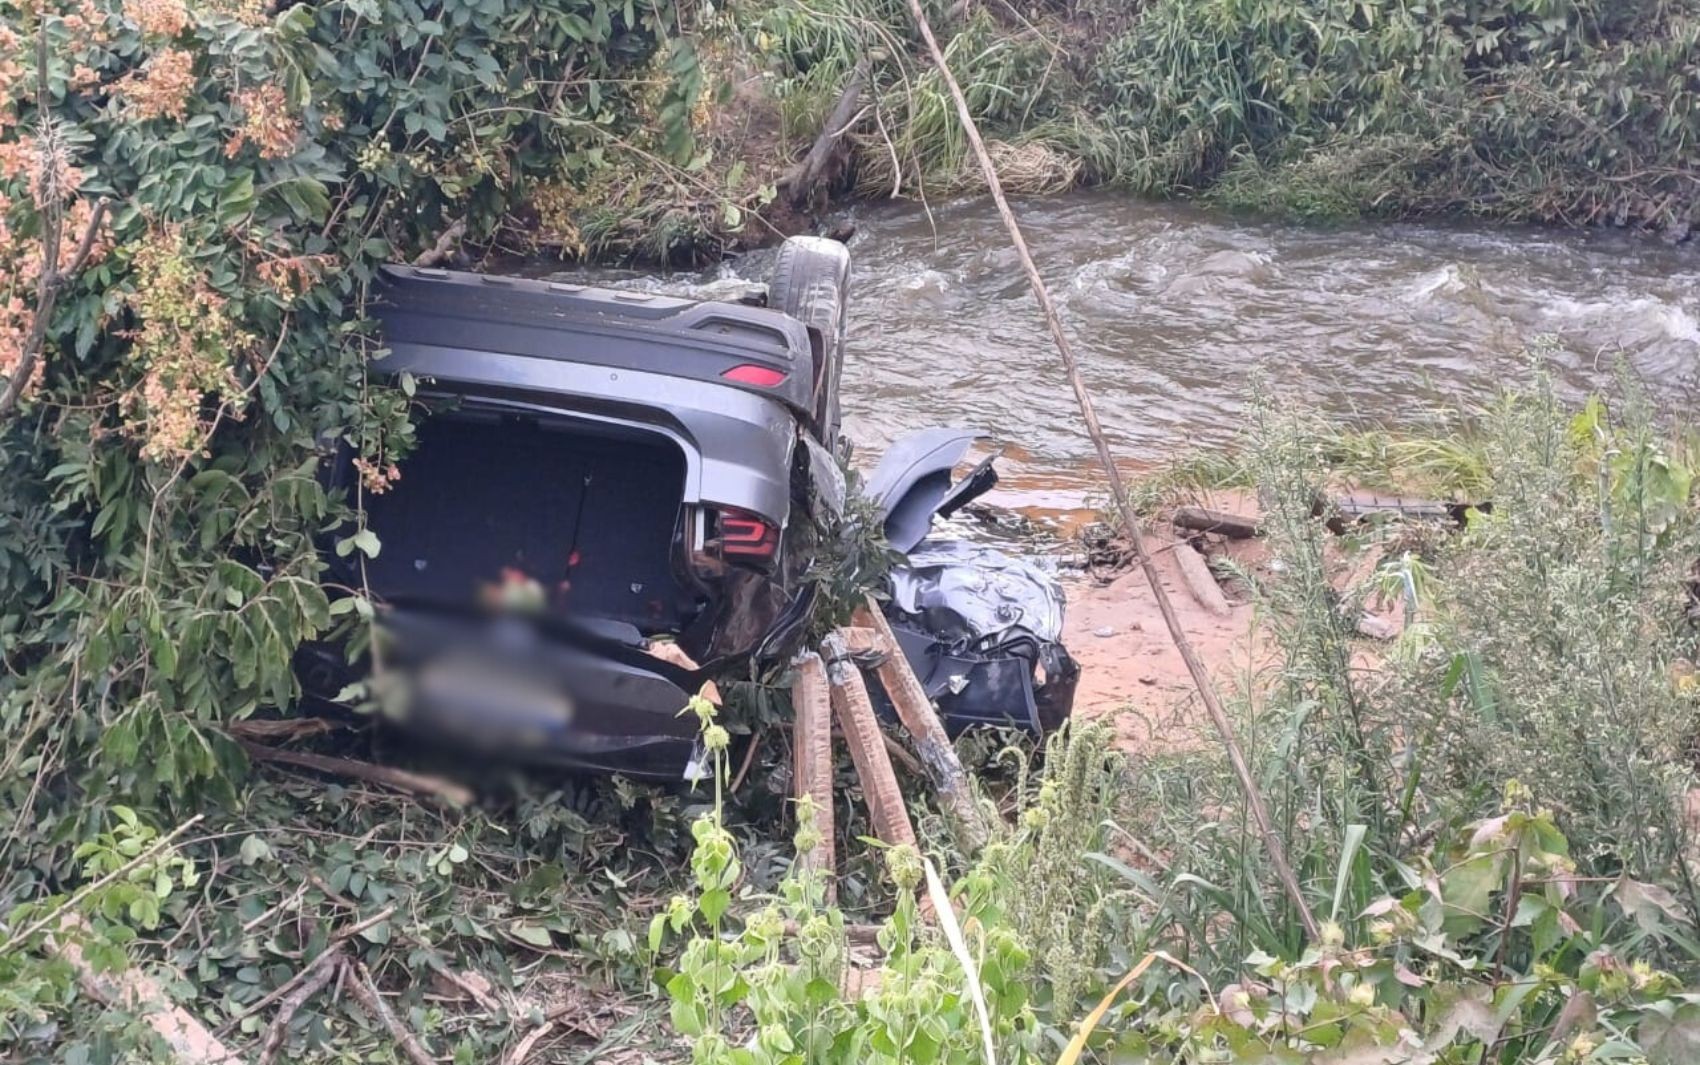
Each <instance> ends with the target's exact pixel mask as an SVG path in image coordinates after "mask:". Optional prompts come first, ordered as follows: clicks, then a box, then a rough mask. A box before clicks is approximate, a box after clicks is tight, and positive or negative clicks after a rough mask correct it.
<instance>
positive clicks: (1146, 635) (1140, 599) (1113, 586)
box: [1063, 491, 1401, 752]
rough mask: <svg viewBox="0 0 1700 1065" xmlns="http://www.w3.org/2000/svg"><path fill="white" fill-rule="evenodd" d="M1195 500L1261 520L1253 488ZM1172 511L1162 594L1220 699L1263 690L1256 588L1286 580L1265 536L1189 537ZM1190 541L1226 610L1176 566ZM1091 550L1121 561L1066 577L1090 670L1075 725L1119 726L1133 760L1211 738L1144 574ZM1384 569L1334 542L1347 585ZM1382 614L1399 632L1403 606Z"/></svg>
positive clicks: (1085, 669) (1106, 551) (1370, 655)
mask: <svg viewBox="0 0 1700 1065" xmlns="http://www.w3.org/2000/svg"><path fill="white" fill-rule="evenodd" d="M1189 502H1191V503H1193V504H1195V505H1198V506H1204V507H1209V508H1211V509H1214V510H1221V511H1226V512H1228V513H1232V514H1239V515H1244V516H1247V517H1252V518H1256V517H1259V516H1260V512H1259V509H1258V506H1257V501H1256V498H1255V497H1254V496H1253V495H1251V494H1250V493H1246V492H1238V491H1211V492H1200V493H1199V494H1198V495H1197V497H1196V498H1195V499H1193V500H1190V501H1189ZM1172 512H1173V511H1172V508H1171V509H1165V510H1162V511H1160V512H1159V513H1158V514H1157V515H1156V516H1155V517H1154V518H1153V519H1152V520H1150V521H1148V522H1147V526H1146V529H1147V532H1146V544H1147V549H1148V550H1149V551H1150V552H1151V555H1152V558H1153V560H1154V561H1155V562H1156V566H1157V570H1158V573H1159V576H1160V581H1161V584H1162V586H1163V590H1164V591H1165V592H1166V593H1168V597H1169V602H1170V603H1171V604H1172V605H1173V607H1174V610H1175V614H1176V616H1177V617H1178V618H1179V620H1180V624H1181V629H1182V631H1183V632H1185V633H1186V636H1187V639H1188V640H1189V641H1190V642H1191V644H1192V647H1193V650H1194V651H1195V652H1196V653H1197V654H1198V657H1199V658H1200V659H1201V660H1202V661H1203V662H1204V665H1205V668H1206V669H1207V670H1208V672H1209V674H1210V676H1211V678H1212V680H1213V681H1214V682H1215V683H1216V685H1217V691H1218V693H1220V694H1222V695H1223V696H1230V695H1233V694H1236V693H1239V694H1243V693H1247V692H1253V691H1255V690H1256V688H1257V686H1258V684H1259V683H1260V681H1261V680H1262V679H1263V678H1265V677H1266V676H1267V675H1268V674H1269V673H1270V671H1271V670H1272V669H1273V668H1275V667H1276V665H1277V662H1276V653H1275V648H1274V647H1273V646H1272V643H1271V641H1270V639H1269V634H1268V633H1267V632H1266V631H1265V630H1264V629H1263V627H1262V625H1261V622H1260V619H1259V615H1258V610H1257V607H1256V604H1255V603H1254V601H1253V597H1252V594H1251V587H1250V585H1249V584H1248V583H1247V582H1248V579H1249V580H1250V581H1257V582H1264V581H1269V580H1275V579H1279V576H1280V572H1279V571H1280V568H1281V565H1280V561H1279V560H1278V559H1277V558H1275V557H1274V555H1273V554H1272V553H1271V551H1270V549H1269V547H1268V545H1267V544H1266V543H1265V542H1264V541H1263V540H1261V539H1249V540H1236V539H1230V538H1227V537H1222V536H1216V535H1213V534H1206V535H1196V534H1193V535H1189V536H1187V537H1185V538H1183V536H1182V535H1180V530H1177V529H1175V528H1174V526H1173V525H1171V524H1170V521H1169V516H1170V514H1172ZM1182 544H1186V545H1187V546H1189V547H1193V548H1197V549H1199V550H1200V551H1201V553H1203V554H1204V555H1205V557H1206V558H1207V559H1208V560H1209V561H1210V564H1211V569H1212V570H1213V572H1214V573H1215V574H1216V576H1217V578H1218V581H1219V583H1220V585H1221V587H1222V590H1223V592H1224V595H1225V597H1226V598H1227V601H1228V612H1227V613H1226V614H1216V613H1213V612H1212V611H1211V610H1210V609H1208V608H1207V607H1206V606H1205V605H1204V604H1203V603H1201V602H1200V601H1199V599H1198V598H1197V597H1196V596H1194V594H1193V593H1192V592H1191V591H1190V590H1189V588H1188V586H1187V584H1186V581H1185V580H1184V578H1183V577H1182V575H1181V571H1180V567H1179V564H1178V563H1177V562H1176V559H1175V551H1176V549H1177V548H1178V547H1179V546H1180V545H1182ZM1089 550H1090V551H1091V552H1092V554H1093V556H1094V557H1095V558H1097V559H1099V560H1103V559H1104V558H1105V557H1106V556H1110V559H1111V562H1110V564H1109V565H1108V566H1104V565H1102V564H1100V563H1099V562H1089V564H1088V566H1087V567H1086V569H1085V570H1083V571H1081V572H1079V573H1077V574H1076V575H1074V576H1071V577H1069V578H1068V579H1067V580H1066V581H1065V589H1066V591H1067V594H1068V607H1067V613H1066V616H1065V621H1064V626H1063V643H1064V645H1065V646H1066V647H1067V648H1068V649H1069V653H1070V654H1071V655H1073V656H1074V658H1075V660H1076V661H1077V662H1079V663H1080V685H1079V687H1078V688H1077V689H1076V692H1075V700H1074V715H1075V717H1076V718H1078V719H1080V720H1085V721H1106V722H1109V723H1110V724H1111V725H1112V727H1113V728H1114V730H1115V735H1116V740H1117V746H1118V747H1120V748H1121V749H1122V750H1125V751H1129V752H1138V751H1162V750H1175V749H1180V748H1184V747H1187V746H1189V745H1191V744H1192V743H1195V742H1198V741H1200V740H1201V739H1203V740H1208V737H1206V736H1205V735H1204V730H1207V729H1208V728H1209V721H1208V719H1207V718H1206V717H1205V716H1204V709H1203V707H1202V705H1200V703H1199V701H1198V693H1197V688H1196V687H1195V686H1194V684H1193V681H1192V675H1191V674H1190V673H1189V672H1188V670H1187V667H1186V663H1185V661H1184V660H1183V659H1182V658H1181V654H1180V651H1179V649H1178V648H1177V647H1176V646H1175V641H1174V639H1173V637H1172V636H1171V635H1170V633H1169V630H1168V627H1167V626H1166V625H1165V624H1164V622H1163V615H1162V612H1161V611H1160V610H1159V609H1158V608H1157V600H1156V597H1155V596H1154V595H1153V594H1152V591H1151V585H1150V583H1149V582H1148V581H1147V580H1146V578H1145V574H1144V572H1143V571H1142V570H1141V569H1140V568H1139V567H1138V565H1137V564H1135V563H1133V562H1132V560H1131V557H1129V556H1128V555H1127V553H1126V552H1125V550H1122V549H1120V548H1119V547H1118V545H1117V543H1116V541H1114V540H1111V541H1110V542H1109V544H1108V545H1103V546H1095V547H1093V548H1089ZM1375 561H1376V560H1375V558H1374V557H1373V553H1370V552H1361V553H1358V554H1356V555H1354V554H1352V553H1350V552H1348V551H1346V550H1344V549H1343V548H1342V547H1341V546H1339V545H1338V544H1336V543H1331V544H1330V545H1329V551H1328V556H1327V562H1328V566H1329V571H1330V574H1331V576H1332V577H1333V583H1334V586H1335V587H1336V588H1337V589H1341V590H1344V589H1346V588H1348V587H1351V586H1352V585H1354V584H1357V583H1359V582H1361V581H1362V580H1364V579H1365V578H1366V577H1367V576H1368V575H1369V572H1370V570H1371V569H1372V568H1373V567H1374V565H1375ZM1371 616H1373V617H1375V618H1376V619H1377V622H1376V624H1377V625H1378V627H1380V628H1381V630H1382V631H1383V632H1384V633H1385V634H1389V635H1396V634H1397V633H1398V632H1399V630H1400V627H1401V624H1400V619H1399V617H1398V616H1397V610H1396V609H1393V608H1390V607H1381V608H1379V609H1377V610H1375V611H1374V612H1373V613H1372V615H1371ZM1378 646H1379V644H1377V643H1376V642H1375V641H1374V640H1371V639H1367V638H1366V639H1365V640H1364V651H1363V664H1364V665H1365V666H1367V667H1373V665H1374V662H1375V659H1376V658H1377V651H1376V648H1377V647H1378Z"/></svg>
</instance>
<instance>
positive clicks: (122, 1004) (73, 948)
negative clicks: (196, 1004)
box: [47, 914, 240, 1065]
mask: <svg viewBox="0 0 1700 1065" xmlns="http://www.w3.org/2000/svg"><path fill="white" fill-rule="evenodd" d="M94 934H95V933H94V930H93V929H92V928H90V927H89V926H88V924H87V922H85V921H84V920H83V919H82V918H81V917H79V916H77V915H76V914H66V915H65V917H64V918H63V919H62V920H61V921H60V922H59V931H57V932H56V933H54V934H53V935H52V936H50V937H49V939H48V942H47V949H48V950H49V951H50V952H52V953H53V954H54V955H56V956H58V957H59V958H60V959H62V960H63V961H64V962H65V964H67V965H69V966H70V967H71V969H72V971H73V972H75V973H76V974H77V983H78V984H79V985H80V986H81V987H82V989H83V991H84V992H85V993H86V994H87V995H88V996H89V997H90V998H93V999H94V1000H95V1001H97V1002H100V1003H102V1004H103V1005H106V1006H110V1007H112V1008H114V1009H120V1010H125V1011H127V1012H130V1013H134V1014H136V1015H137V1016H138V1017H140V1018H141V1020H142V1022H143V1023H144V1024H146V1025H147V1026H148V1027H149V1028H152V1029H153V1030H154V1033H155V1034H156V1035H158V1036H159V1037H160V1039H161V1040H162V1041H163V1042H164V1043H165V1045H166V1047H168V1048H169V1049H170V1051H171V1055H172V1057H174V1058H176V1059H177V1060H178V1061H181V1062H183V1063H184V1065H218V1063H220V1062H229V1063H232V1065H234V1063H235V1062H237V1061H239V1060H240V1059H239V1058H237V1056H236V1055H235V1054H233V1053H231V1051H230V1048H229V1047H226V1046H225V1045H224V1044H223V1043H221V1042H219V1040H218V1037H217V1036H215V1035H213V1034H212V1033H211V1032H209V1031H207V1029H206V1027H205V1026H204V1025H202V1024H201V1022H200V1021H198V1020H196V1019H195V1018H194V1017H193V1016H192V1015H191V1014H190V1013H189V1011H187V1010H185V1009H184V1008H183V1007H181V1006H179V1005H177V1004H176V1003H175V1002H172V1001H171V996H170V995H168V994H166V991H165V988H164V987H162V986H160V984H159V982H158V981H156V980H154V979H153V978H152V977H150V976H147V975H146V974H144V973H140V972H138V971H136V970H135V969H119V970H116V971H109V970H105V969H96V968H95V966H94V963H93V962H91V961H89V960H88V958H87V956H85V955H84V953H83V948H82V944H81V943H80V942H79V940H81V939H83V938H85V937H89V938H92V937H93V936H94Z"/></svg>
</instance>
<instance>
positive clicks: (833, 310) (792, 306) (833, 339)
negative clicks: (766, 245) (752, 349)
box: [767, 237, 850, 448]
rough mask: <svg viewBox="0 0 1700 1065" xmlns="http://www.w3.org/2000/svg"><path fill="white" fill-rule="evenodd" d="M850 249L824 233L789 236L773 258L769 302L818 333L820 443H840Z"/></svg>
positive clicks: (777, 309) (768, 289) (816, 409)
mask: <svg viewBox="0 0 1700 1065" xmlns="http://www.w3.org/2000/svg"><path fill="white" fill-rule="evenodd" d="M849 299H850V250H849V249H848V248H846V247H845V246H844V245H842V244H840V243H839V242H838V241H835V240H828V239H827V238H825V237H787V238H786V240H785V243H784V244H781V245H780V246H779V255H778V256H777V257H776V258H775V259H774V261H773V275H772V277H771V278H770V280H769V281H768V286H767V305H768V306H769V307H771V308H773V309H774V310H776V311H782V312H784V313H785V314H788V315H790V316H791V317H793V318H795V319H797V320H798V321H799V322H802V323H803V324H804V325H806V326H809V327H810V328H812V329H814V330H816V331H818V332H819V333H820V337H821V359H822V366H821V371H820V377H819V380H820V382H821V387H820V389H819V390H818V392H817V394H816V396H815V410H814V414H815V428H816V431H817V433H818V435H819V438H820V441H821V443H823V444H825V445H826V446H827V447H829V448H836V447H837V444H838V426H839V405H838V386H839V382H840V380H841V379H842V377H843V375H844V327H845V320H846V319H847V318H848V317H849V307H848V305H849Z"/></svg>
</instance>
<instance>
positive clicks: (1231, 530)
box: [1169, 507, 1263, 540]
mask: <svg viewBox="0 0 1700 1065" xmlns="http://www.w3.org/2000/svg"><path fill="white" fill-rule="evenodd" d="M1169 520H1170V521H1171V522H1173V523H1174V524H1175V525H1176V526H1177V527H1179V528H1182V529H1188V530H1191V531H1192V532H1205V533H1216V534H1217V535H1220V536H1226V537H1227V538H1228V539H1230V540H1250V539H1252V538H1254V537H1257V536H1260V535H1262V533H1263V529H1262V527H1261V526H1260V525H1259V524H1258V521H1257V519H1256V518H1248V517H1246V516H1245V515H1243V514H1231V513H1229V512H1228V511H1226V510H1211V509H1210V508H1209V507H1176V508H1175V513H1174V515H1173V516H1172V517H1171V518H1170V519H1169Z"/></svg>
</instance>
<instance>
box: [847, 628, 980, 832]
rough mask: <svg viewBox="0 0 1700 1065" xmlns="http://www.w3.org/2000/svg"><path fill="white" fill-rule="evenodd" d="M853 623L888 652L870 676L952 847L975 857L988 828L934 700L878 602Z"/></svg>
mask: <svg viewBox="0 0 1700 1065" xmlns="http://www.w3.org/2000/svg"><path fill="white" fill-rule="evenodd" d="M855 620H856V624H857V625H859V626H861V628H862V629H867V630H872V631H873V632H874V633H875V634H876V635H877V636H878V637H879V639H880V641H881V642H883V643H884V644H885V645H886V646H887V647H890V648H891V649H892V650H891V651H890V652H889V653H887V654H886V656H885V658H884V660H883V661H881V662H880V664H879V665H878V666H876V667H875V672H876V673H877V674H878V675H879V679H880V683H881V684H883V685H884V686H885V690H886V694H887V695H889V696H891V703H892V705H893V706H895V707H896V708H897V717H898V720H900V721H902V722H903V727H904V728H905V729H907V730H908V732H909V735H910V736H911V737H912V738H913V739H914V740H915V753H916V754H918V755H920V756H921V768H922V770H923V771H924V772H925V773H926V775H927V780H928V781H929V782H930V783H931V784H932V786H933V793H934V794H935V795H936V796H937V797H938V803H939V809H940V810H941V811H943V812H944V815H945V818H946V820H948V821H949V822H950V827H951V831H952V832H953V833H954V834H955V835H956V842H957V844H958V845H959V846H960V847H961V848H962V851H963V853H964V854H967V855H969V856H973V855H975V854H978V853H980V850H981V848H983V847H984V846H985V845H986V840H987V839H988V838H989V837H990V830H989V829H988V828H987V826H986V819H985V816H984V814H983V813H982V811H981V809H980V807H979V804H977V803H976V802H975V801H974V789H973V788H972V787H971V786H970V785H969V782H968V774H967V773H965V772H963V770H962V760H961V759H960V758H958V757H957V756H956V747H955V746H954V745H953V744H952V743H951V742H950V736H949V735H948V734H946V732H945V730H944V724H943V722H941V721H939V715H938V711H937V710H935V709H934V708H933V701H932V700H931V699H929V698H927V692H926V689H925V688H923V687H921V681H920V679H919V678H918V677H916V676H915V671H914V670H913V669H910V668H909V660H908V659H907V658H904V657H903V652H902V651H901V650H899V649H898V647H897V637H896V636H894V635H893V634H892V631H891V625H890V623H888V622H887V621H886V619H885V614H883V613H882V612H881V611H880V608H879V604H878V603H875V602H873V601H872V600H870V601H869V602H868V603H867V604H866V605H864V606H861V607H858V608H857V609H856V618H855ZM858 631H859V630H858Z"/></svg>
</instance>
